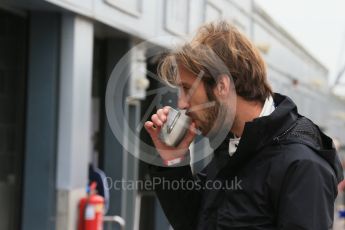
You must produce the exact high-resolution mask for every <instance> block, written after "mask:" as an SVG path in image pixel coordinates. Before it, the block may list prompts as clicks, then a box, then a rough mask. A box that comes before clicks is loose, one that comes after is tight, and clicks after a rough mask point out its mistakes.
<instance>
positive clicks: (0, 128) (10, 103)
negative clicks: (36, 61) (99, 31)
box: [0, 10, 28, 230]
mask: <svg viewBox="0 0 345 230" xmlns="http://www.w3.org/2000/svg"><path fill="white" fill-rule="evenodd" d="M0 28H1V29H0V108H1V113H0V204H1V208H0V229H8V230H14V229H19V227H20V226H19V224H20V219H21V216H20V213H21V206H22V204H21V195H22V194H21V190H22V170H23V155H24V154H23V152H24V133H25V132H24V131H25V130H24V129H25V128H24V127H25V126H24V125H25V122H24V121H25V93H26V75H27V68H26V63H27V58H26V57H27V55H26V54H27V45H26V43H27V37H28V36H27V20H26V18H25V17H22V16H18V15H15V14H12V13H10V12H7V11H3V10H0Z"/></svg>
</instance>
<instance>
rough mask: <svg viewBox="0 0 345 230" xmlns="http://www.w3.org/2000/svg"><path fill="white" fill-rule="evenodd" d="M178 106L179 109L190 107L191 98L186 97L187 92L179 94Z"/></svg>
mask: <svg viewBox="0 0 345 230" xmlns="http://www.w3.org/2000/svg"><path fill="white" fill-rule="evenodd" d="M177 106H178V108H179V109H188V108H189V99H188V98H187V97H186V95H185V93H180V94H179V96H178V103H177Z"/></svg>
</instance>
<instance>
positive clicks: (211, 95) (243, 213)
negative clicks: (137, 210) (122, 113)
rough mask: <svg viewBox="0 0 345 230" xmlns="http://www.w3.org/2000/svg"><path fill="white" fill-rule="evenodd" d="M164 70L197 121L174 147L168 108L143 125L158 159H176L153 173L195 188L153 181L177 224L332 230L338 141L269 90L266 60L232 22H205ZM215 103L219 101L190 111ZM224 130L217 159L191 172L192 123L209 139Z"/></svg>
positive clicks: (172, 55)
mask: <svg viewBox="0 0 345 230" xmlns="http://www.w3.org/2000/svg"><path fill="white" fill-rule="evenodd" d="M220 61H221V62H220ZM224 66H225V68H224ZM159 72H160V76H161V77H162V79H163V80H165V81H166V82H167V83H169V84H172V85H175V86H176V87H178V88H179V90H180V93H179V101H178V107H179V108H180V109H186V110H187V114H188V115H189V116H190V117H191V118H192V120H193V122H192V124H191V125H190V130H189V131H188V133H187V134H186V135H185V137H184V139H183V140H182V142H181V143H180V144H179V145H178V146H177V147H170V146H167V145H165V144H164V143H163V142H162V141H161V140H160V138H159V132H160V129H161V127H162V126H163V124H164V123H165V122H166V121H167V115H168V108H163V109H159V110H158V111H157V113H156V114H154V115H153V116H152V118H151V121H147V122H146V123H145V128H146V130H147V131H148V133H149V134H150V136H151V138H152V140H153V143H154V145H155V147H156V149H157V151H158V153H159V156H160V158H161V159H162V161H163V162H165V164H166V165H169V167H159V166H151V167H150V170H151V176H152V177H153V178H160V179H164V180H165V182H166V181H168V182H173V181H180V183H187V182H190V181H192V182H193V181H194V182H195V185H197V186H194V187H192V188H189V189H186V187H184V186H182V185H181V187H180V188H178V189H167V188H166V187H164V184H162V185H157V186H156V194H157V196H158V198H159V201H160V203H161V205H162V207H163V210H164V212H165V214H166V216H167V218H168V220H169V222H170V223H171V225H172V226H173V228H174V229H175V230H180V229H181V230H189V229H191V230H192V229H207V230H211V229H217V230H219V229H247V230H250V229H265V230H269V229H284V230H288V229H289V230H297V229H308V230H319V229H320V230H326V229H330V228H332V223H333V212H334V209H333V206H334V200H335V198H336V195H337V184H338V182H339V181H341V179H342V173H341V171H342V170H341V165H340V162H339V160H338V158H337V155H336V151H335V149H334V148H333V144H332V140H331V139H330V138H329V137H328V136H326V135H325V134H324V133H322V132H321V131H320V129H319V128H318V127H317V126H316V125H315V124H313V123H312V122H311V121H310V120H308V119H307V118H305V117H303V116H301V115H299V114H298V112H297V108H296V105H295V104H294V103H293V102H292V101H291V99H289V98H288V97H286V96H283V95H280V94H277V93H272V90H271V88H270V86H269V84H268V82H267V77H266V69H265V64H264V61H263V59H262V57H261V56H260V54H259V52H258V50H257V49H256V48H255V47H254V45H253V44H252V43H251V42H250V41H249V40H248V39H247V38H246V37H245V36H244V35H243V34H241V33H240V32H239V31H237V30H236V28H234V27H233V26H231V25H229V24H228V23H227V22H225V21H221V22H218V23H213V24H206V25H204V26H203V27H201V28H200V30H199V31H198V33H197V34H196V36H195V37H194V38H193V39H192V41H191V42H190V43H187V44H185V45H184V46H183V47H182V48H180V49H177V50H176V51H174V52H171V53H170V54H168V55H167V56H166V57H164V59H163V60H162V62H161V63H160V66H159ZM232 89H235V91H236V93H235V96H236V103H235V104H234V103H233V97H234V94H233V93H232V92H233V90H232ZM190 91H192V92H190ZM209 102H215V103H214V106H212V107H208V106H205V107H204V108H203V109H198V110H195V109H193V108H195V107H198V106H199V107H200V105H204V104H207V103H209ZM224 127H225V128H228V130H226V131H227V132H229V134H228V136H227V137H226V138H225V140H224V141H223V142H222V144H221V145H220V146H214V148H215V149H214V155H213V159H212V161H211V162H210V163H209V164H208V165H207V166H206V167H205V168H204V169H203V170H202V171H201V172H200V173H198V174H196V175H193V174H192V172H191V168H190V166H189V165H188V164H186V162H185V161H188V159H189V158H188V154H189V151H188V148H189V145H190V144H191V143H192V142H193V140H194V137H195V132H194V129H195V128H196V129H198V130H200V131H201V133H202V134H203V135H204V136H206V137H208V138H210V139H211V140H212V139H214V137H215V136H216V135H217V132H222V131H224ZM197 154H198V153H197ZM215 181H217V182H219V183H220V184H221V185H226V184H228V183H229V182H231V181H236V186H234V187H231V188H229V187H221V188H220V187H219V186H217V187H216V186H205V185H210V184H212V183H209V182H215ZM165 185H166V184H165Z"/></svg>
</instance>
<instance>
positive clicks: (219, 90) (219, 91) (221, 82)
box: [215, 74, 231, 97]
mask: <svg viewBox="0 0 345 230" xmlns="http://www.w3.org/2000/svg"><path fill="white" fill-rule="evenodd" d="M230 84H231V82H230V78H229V76H228V75H226V74H222V75H219V77H218V81H217V86H216V87H215V94H216V95H218V96H219V97H224V96H227V95H229V92H230Z"/></svg>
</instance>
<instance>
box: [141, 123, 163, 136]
mask: <svg viewBox="0 0 345 230" xmlns="http://www.w3.org/2000/svg"><path fill="white" fill-rule="evenodd" d="M144 127H145V129H146V130H147V132H148V133H149V134H150V136H151V138H152V140H154V141H155V140H157V139H158V135H159V132H160V130H161V127H154V123H153V122H151V121H146V122H145V124H144Z"/></svg>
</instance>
